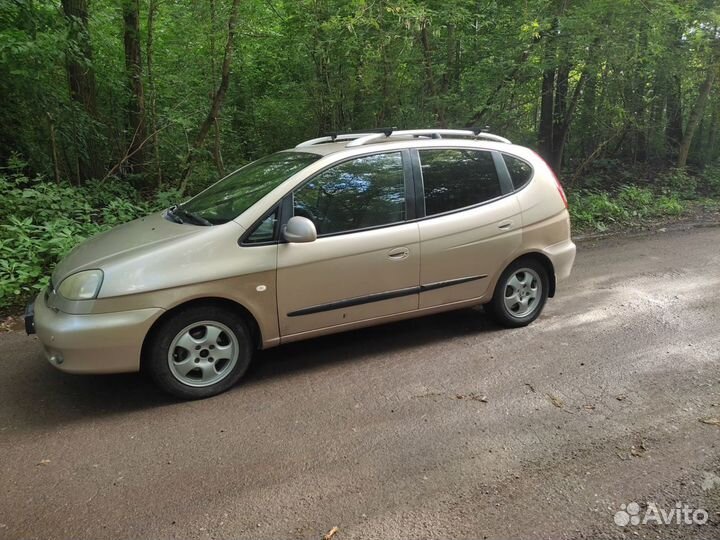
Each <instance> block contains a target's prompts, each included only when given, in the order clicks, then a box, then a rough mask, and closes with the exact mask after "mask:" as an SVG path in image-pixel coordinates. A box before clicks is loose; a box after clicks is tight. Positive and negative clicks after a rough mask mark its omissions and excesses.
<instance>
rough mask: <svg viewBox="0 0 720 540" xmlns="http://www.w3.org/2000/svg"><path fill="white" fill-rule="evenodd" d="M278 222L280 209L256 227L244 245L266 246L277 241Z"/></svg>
mask: <svg viewBox="0 0 720 540" xmlns="http://www.w3.org/2000/svg"><path fill="white" fill-rule="evenodd" d="M277 222H278V209H277V208H276V209H275V210H274V211H273V212H272V213H271V214H270V215H269V216H268V217H266V218H265V219H263V220H262V221H261V222H260V223H258V224H257V225H256V226H255V229H254V230H253V231H252V232H251V233H250V234H249V235H248V236H247V238H246V239H245V241H244V242H243V243H244V244H264V243H265V242H272V241H273V240H275V232H276V229H277Z"/></svg>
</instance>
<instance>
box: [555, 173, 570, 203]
mask: <svg viewBox="0 0 720 540" xmlns="http://www.w3.org/2000/svg"><path fill="white" fill-rule="evenodd" d="M553 178H555V185H556V186H557V189H558V193H560V198H561V199H562V201H563V204H565V210H568V209H569V208H570V205H569V204H568V200H567V197H566V196H565V190H564V189H563V187H562V184H560V180H558V177H557V176H556V175H555V173H553Z"/></svg>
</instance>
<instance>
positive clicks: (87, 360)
mask: <svg viewBox="0 0 720 540" xmlns="http://www.w3.org/2000/svg"><path fill="white" fill-rule="evenodd" d="M33 306H34V313H32V314H31V319H30V320H31V321H32V328H33V330H34V332H35V333H36V334H37V336H38V338H40V341H41V343H42V345H43V350H44V352H45V356H46V358H47V359H48V361H49V362H50V363H51V364H52V365H53V366H55V367H56V368H58V369H60V370H62V371H67V372H69V373H127V372H133V371H139V369H140V353H141V350H142V344H143V340H144V339H145V336H146V335H147V332H148V330H150V327H151V326H152V324H153V323H154V322H155V321H156V320H157V318H158V317H159V316H160V315H161V314H162V313H163V310H162V309H161V308H148V309H137V310H132V311H119V312H116V313H95V314H90V315H72V314H69V313H63V312H62V311H57V310H53V309H51V308H49V307H48V306H47V304H46V302H45V298H44V295H42V294H41V295H40V296H38V297H37V299H36V300H35V302H34V305H33ZM25 325H26V330H27V328H28V314H27V312H26V319H25Z"/></svg>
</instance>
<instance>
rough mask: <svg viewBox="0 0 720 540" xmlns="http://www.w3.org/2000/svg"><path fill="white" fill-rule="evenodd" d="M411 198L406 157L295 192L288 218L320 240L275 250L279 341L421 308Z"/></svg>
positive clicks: (338, 171) (333, 172)
mask: <svg viewBox="0 0 720 540" xmlns="http://www.w3.org/2000/svg"><path fill="white" fill-rule="evenodd" d="M412 193H413V186H412V166H411V164H410V158H409V151H396V152H383V153H376V154H372V155H363V156H359V157H355V158H352V159H349V160H346V161H343V162H341V163H339V164H336V165H334V166H331V167H330V168H328V169H326V170H325V171H322V172H320V173H319V174H317V175H316V176H314V177H313V178H311V179H310V180H309V181H307V182H305V183H304V184H303V185H301V186H300V187H299V188H297V189H295V190H294V191H293V193H292V195H291V197H292V204H291V205H286V207H287V206H291V208H292V211H291V212H288V213H290V214H292V215H295V216H303V217H306V218H308V219H310V220H311V221H313V223H314V224H315V227H316V229H317V232H318V238H317V240H315V241H314V242H309V243H288V242H284V243H281V244H280V246H279V248H278V270H277V294H278V320H279V322H280V334H281V337H282V338H283V339H288V338H291V337H292V336H294V335H298V334H303V333H306V332H311V331H315V330H322V329H326V328H330V327H334V326H339V325H348V324H352V323H356V322H359V321H364V320H368V319H374V318H377V317H383V316H387V315H393V314H397V313H402V312H406V311H412V310H416V309H417V308H418V288H419V280H420V275H419V273H420V249H419V232H418V225H417V223H415V222H412V223H408V222H407V220H408V219H409V218H412V217H414V212H415V206H414V204H413V201H412V198H413V196H412ZM408 201H409V202H410V204H408Z"/></svg>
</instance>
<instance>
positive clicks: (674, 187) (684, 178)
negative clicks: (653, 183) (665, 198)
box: [657, 169, 698, 199]
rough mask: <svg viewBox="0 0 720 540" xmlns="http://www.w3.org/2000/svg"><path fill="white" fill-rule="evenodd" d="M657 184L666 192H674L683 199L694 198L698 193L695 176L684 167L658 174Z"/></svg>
mask: <svg viewBox="0 0 720 540" xmlns="http://www.w3.org/2000/svg"><path fill="white" fill-rule="evenodd" d="M657 185H658V186H659V187H660V188H661V189H662V190H663V191H664V192H666V193H674V194H677V195H678V196H680V197H681V198H683V199H694V198H696V197H697V194H698V181H697V178H695V177H693V176H690V175H689V174H688V172H687V171H685V170H684V169H670V170H668V171H665V172H664V173H662V174H660V175H659V176H658V178H657Z"/></svg>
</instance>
